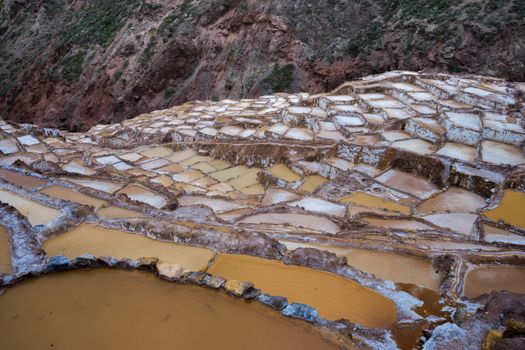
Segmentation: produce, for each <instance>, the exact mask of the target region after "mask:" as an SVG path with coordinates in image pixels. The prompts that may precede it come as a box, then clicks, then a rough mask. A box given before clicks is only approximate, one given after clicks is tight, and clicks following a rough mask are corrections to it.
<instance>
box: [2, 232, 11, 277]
mask: <svg viewBox="0 0 525 350" xmlns="http://www.w3.org/2000/svg"><path fill="white" fill-rule="evenodd" d="M11 271H12V267H11V243H10V241H9V233H8V232H7V230H6V229H5V228H4V227H2V226H0V274H2V273H11Z"/></svg>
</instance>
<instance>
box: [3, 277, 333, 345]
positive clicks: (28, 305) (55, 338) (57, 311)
mask: <svg viewBox="0 0 525 350" xmlns="http://www.w3.org/2000/svg"><path fill="white" fill-rule="evenodd" d="M0 310H1V312H0V329H2V336H0V349H9V350H28V349H31V350H39V349H67V350H71V349H75V350H93V349H97V350H104V349H108V350H109V349H111V350H116V349H126V350H134V349H137V350H138V349H140V350H143V349H155V350H162V349H189V350H192V349H195V350H201V349H212V348H213V349H261V350H262V349H287V350H288V349H316V350H317V349H319V350H322V349H337V348H338V347H337V346H336V345H335V344H332V343H329V342H328V341H327V340H325V339H323V338H322V337H321V336H320V335H319V334H318V332H317V331H316V330H315V329H314V328H313V327H311V326H309V325H308V324H306V323H304V322H299V321H295V320H290V319H285V318H284V317H283V316H280V315H278V314H277V312H276V311H274V310H271V309H269V308H267V307H265V306H263V305H261V304H258V303H256V302H247V301H244V300H242V299H239V298H235V297H233V296H228V295H227V294H225V293H223V292H220V291H217V290H212V289H210V288H205V287H198V286H194V285H178V284H173V283H169V282H166V281H162V280H159V279H157V278H155V277H154V276H153V275H150V274H147V273H145V272H137V271H116V270H109V269H108V270H106V269H101V270H91V271H75V272H64V273H58V274H53V275H47V276H44V277H41V278H38V279H33V280H28V281H25V282H22V283H21V284H19V285H17V286H15V287H13V288H10V289H8V290H7V291H6V292H5V293H4V294H3V295H2V296H0Z"/></svg>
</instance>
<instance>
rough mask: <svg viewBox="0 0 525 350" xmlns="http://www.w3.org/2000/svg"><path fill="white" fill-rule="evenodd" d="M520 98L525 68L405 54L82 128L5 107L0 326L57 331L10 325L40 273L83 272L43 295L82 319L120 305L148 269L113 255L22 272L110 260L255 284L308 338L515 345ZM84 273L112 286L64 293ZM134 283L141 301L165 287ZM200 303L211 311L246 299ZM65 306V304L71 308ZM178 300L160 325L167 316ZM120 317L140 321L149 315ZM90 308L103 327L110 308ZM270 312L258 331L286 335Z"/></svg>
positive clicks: (184, 277) (520, 243)
mask: <svg viewBox="0 0 525 350" xmlns="http://www.w3.org/2000/svg"><path fill="white" fill-rule="evenodd" d="M524 96H525V84H523V83H512V82H507V81H505V80H502V79H496V78H487V77H482V76H455V75H448V74H423V73H413V72H408V71H394V72H389V73H384V74H381V75H376V76H368V77H366V78H363V79H361V80H356V81H352V82H348V83H344V84H342V85H340V86H339V87H337V88H336V89H335V90H333V91H332V92H330V93H323V94H317V95H312V94H308V93H297V94H274V95H264V96H260V97H258V98H255V99H235V100H234V99H224V100H221V101H218V102H213V101H193V102H189V103H185V104H182V105H179V106H176V107H173V108H169V109H165V110H158V111H155V112H151V113H147V114H143V115H140V116H138V117H135V118H132V119H129V120H125V121H123V122H122V123H114V124H111V125H96V126H94V127H92V128H91V129H90V130H89V131H87V132H67V131H60V130H57V129H45V128H40V127H37V126H34V125H30V124H16V123H12V122H8V121H2V122H1V125H0V151H1V152H2V156H1V157H0V202H2V203H3V204H2V205H1V206H0V225H1V226H0V227H4V229H2V230H1V231H0V253H1V254H0V258H2V257H6V256H10V259H9V258H7V259H6V258H3V259H2V260H0V271H1V272H3V273H4V274H2V275H0V287H6V288H7V292H6V294H5V296H4V295H2V293H0V305H5V306H4V307H6V308H7V307H8V306H9V310H13V311H9V312H13V314H11V313H7V312H6V313H4V314H3V315H0V329H4V328H2V327H11V328H8V329H13V331H9V332H6V334H8V335H9V336H7V337H5V336H3V337H0V345H2V346H4V347H5V346H6V344H21V343H20V341H22V340H24V342H25V341H40V340H41V341H42V342H45V341H48V338H46V336H47V333H46V332H39V333H38V332H35V334H34V336H31V337H23V339H21V338H20V337H18V336H17V334H21V333H20V332H21V329H24V334H27V333H28V332H29V333H31V329H28V328H27V327H25V326H24V324H23V323H17V322H18V321H16V320H18V319H21V320H24V319H25V318H24V317H25V315H26V314H25V313H23V314H21V313H22V311H21V310H25V311H24V312H27V315H33V314H34V313H35V312H36V311H34V308H32V307H29V308H28V310H26V309H25V306H23V305H33V304H31V303H28V300H32V297H31V298H30V297H29V296H30V295H31V294H30V290H31V289H30V288H37V286H42V287H41V288H44V291H48V292H49V290H52V289H51V288H52V286H53V285H54V284H55V285H57V286H67V285H68V283H70V284H69V285H72V286H75V288H72V289H71V291H70V290H69V289H68V288H63V287H62V288H58V289H57V290H56V291H55V290H52V292H51V293H50V294H51V295H53V297H49V298H47V297H46V299H45V302H46V303H48V302H50V300H51V301H53V300H55V299H57V300H62V299H64V300H67V302H68V303H70V302H72V303H73V306H72V307H71V309H68V311H67V312H66V316H67V317H71V316H70V315H71V310H92V308H91V306H90V307H86V309H83V308H81V307H79V306H78V300H88V301H90V302H95V303H96V301H98V302H99V303H103V302H105V299H104V298H108V301H107V306H108V307H109V306H112V307H113V306H114V307H118V302H116V301H115V302H110V301H109V300H118V299H119V298H118V293H117V296H115V295H114V294H113V293H110V292H109V291H113V290H118V291H121V290H124V291H125V290H126V288H124V287H122V284H118V283H124V286H126V285H128V284H130V285H133V287H132V288H128V290H129V291H130V292H132V293H137V291H139V290H143V288H146V285H149V284H147V283H150V282H151V281H150V282H146V281H145V280H144V279H133V281H134V282H133V283H137V284H131V283H132V282H131V281H129V280H127V279H126V278H125V277H124V275H125V274H119V273H117V272H115V271H113V275H112V274H111V273H110V272H109V271H106V270H104V271H106V272H94V271H87V272H86V271H83V272H78V271H77V272H69V273H68V274H59V275H51V276H45V277H39V279H37V280H35V281H34V283H32V284H31V283H26V282H23V281H24V280H26V279H28V278H30V277H36V276H40V275H42V274H51V273H52V272H56V271H62V270H76V269H84V268H93V269H94V268H100V267H104V268H106V269H107V268H112V269H127V270H130V269H131V270H137V269H138V270H147V271H150V272H151V271H153V272H154V273H156V274H157V275H158V276H160V277H161V278H163V279H165V280H169V281H172V282H177V283H180V284H182V285H187V284H195V285H203V286H207V287H211V288H214V289H220V290H222V291H223V292H224V291H226V292H227V293H229V294H231V295H235V296H237V297H243V298H244V299H247V300H251V302H246V303H243V304H242V305H244V306H247V305H250V306H251V307H255V306H256V305H257V307H258V309H256V310H259V311H260V312H262V311H261V310H262V309H259V307H260V305H259V304H257V303H258V302H260V303H262V304H263V305H267V306H269V307H270V308H273V309H276V310H277V311H274V312H273V313H272V316H271V317H275V319H274V322H284V321H283V320H288V319H284V318H282V316H286V317H290V318H294V319H301V320H303V321H307V322H309V324H310V325H311V327H307V324H306V323H300V325H301V327H302V328H301V329H302V330H303V331H307V332H313V333H308V334H310V335H309V336H312V337H313V338H304V339H309V340H308V342H310V341H312V342H314V340H310V339H317V340H316V341H319V342H321V340H322V342H327V343H323V344H325V345H326V344H332V345H333V346H334V347H336V346H337V347H339V348H345V349H358V348H364V349H368V348H371V349H396V348H401V349H413V348H424V349H480V348H481V346H482V344H485V345H484V348H486V349H501V348H505V347H507V348H521V347H522V346H523V344H524V343H523V337H522V336H521V334H523V333H522V332H523V329H524V328H523V325H524V324H525V323H524V321H525V309H524V305H525V302H524V301H525V300H524V298H525V294H524V293H525V289H524V287H525V286H524V284H523V283H522V282H523V280H524V279H525V221H524V217H523V208H524V207H525V154H524V143H525V121H524V117H523V114H524V112H525V99H524ZM108 274H109V275H108ZM66 276H70V277H66ZM131 276H132V275H128V277H130V278H131ZM66 278H71V281H76V282H74V283H73V282H68V281H70V280H67V279H66ZM137 278H138V277H137ZM144 278H145V277H144ZM64 279H66V280H64ZM89 281H95V282H96V283H103V284H104V287H103V288H94V287H91V288H93V289H94V290H93V291H91V289H89V290H90V292H89V295H88V296H85V299H82V298H81V299H79V298H78V297H75V295H76V294H68V293H81V291H79V290H78V289H82V288H78V285H86V286H87V285H89ZM118 281H120V282H118ZM95 282H93V283H95ZM112 283H113V284H112ZM151 283H153V282H151ZM110 285H112V286H114V288H117V289H114V288H113V287H108V286H110ZM186 287H188V286H186ZM46 288H47V289H46ZM86 288H87V287H86ZM166 288H168V287H166ZM181 288H182V287H181ZM188 288H190V287H188ZM191 288H196V287H195V286H192V287H191ZM202 288H203V287H202ZM101 291H108V292H107V293H106V292H103V293H102V292H101ZM199 291H200V292H199V293H204V292H202V291H201V290H199ZM33 293H37V291H34V292H33ZM57 293H62V294H57ZM92 293H95V294H92ZM100 293H102V294H100ZM152 293H153V292H152ZM154 293H161V296H162V299H158V300H169V298H168V299H166V298H165V297H166V294H165V293H168V292H165V291H155V292H154ZM169 293H175V291H171V292H169ZM195 293H197V292H195ZM37 294H38V293H37ZM125 294H126V298H129V297H130V296H129V295H128V293H127V292H126V293H125ZM204 294H205V293H204ZM204 294H203V295H204ZM38 295H40V294H38ZM45 295H47V294H45ZM57 295H59V296H57ZM92 295H102V296H101V297H97V298H93V297H92ZM132 295H134V294H132ZM154 295H156V294H154ZM167 295H168V296H171V295H172V294H167ZM198 295H201V294H198ZM213 295H214V298H219V297H220V298H222V297H221V296H220V294H218V293H214V294H213ZM17 296H19V297H18V298H17ZM161 296H159V298H160V297H161ZM209 296H210V298H211V294H209ZM101 298H102V300H101ZM135 298H137V297H135ZM140 298H141V299H140V302H136V301H135V302H134V301H129V303H130V304H129V305H133V310H135V307H136V306H137V305H143V302H145V300H147V301H148V302H149V301H151V300H157V299H155V298H151V299H148V298H146V296H145V295H144V296H142V297H140ZM184 298H187V297H184ZM202 298H204V299H202V300H206V297H205V296H202ZM175 299H176V298H174V300H175ZM71 300H72V301H71ZM75 300H76V301H75ZM126 300H128V299H126ZM134 300H137V299H134ZM185 300H186V299H185ZM221 300H223V299H221ZM224 300H226V299H224ZM228 300H229V301H228V302H229V303H230V304H229V305H230V307H232V308H233V307H234V306H235V305H237V304H235V303H234V302H233V300H234V299H228ZM43 302H44V301H43ZM179 302H180V301H179ZM188 302H190V303H193V302H192V301H188ZM215 302H216V303H217V305H219V301H214V303H215ZM163 303H166V304H167V305H166V306H170V307H171V304H170V303H169V301H163ZM202 303H205V304H202ZM202 303H201V304H199V305H200V306H198V307H197V306H196V307H195V312H197V314H199V315H200V314H205V315H208V316H210V315H211V316H210V317H219V316H221V317H225V314H227V313H228V312H229V311H228V310H233V309H228V307H224V306H220V307H219V306H216V307H215V306H214V305H216V304H213V303H212V305H210V303H211V301H210V302H209V303H206V301H202ZM58 304H60V305H62V304H61V303H58ZM146 304H147V303H146ZM234 304H235V305H234ZM13 305H19V306H18V308H17V307H15V306H13ZM38 305H40V304H38ZM45 305H47V304H45ZM68 305H69V304H68ZM192 305H193V304H192ZM220 305H222V304H220ZM99 306H100V305H99ZM101 306H104V305H101ZM54 307H58V306H54ZM130 307H131V306H130ZM199 307H200V308H199ZM203 307H204V308H205V310H206V312H202V310H201V309H202V308H203ZM237 307H240V306H238V305H237V306H235V308H237ZM93 308H95V309H96V307H95V306H93ZM102 309H104V307H102ZM152 309H157V306H155V305H152ZM164 309H165V308H164ZM199 310H200V311H199ZM218 310H223V311H221V312H220V311H218ZM235 310H237V309H235ZM252 311H253V310H252ZM47 312H48V311H47V309H46V314H47ZM90 312H91V311H90ZM137 312H144V311H143V310H142V311H137ZM265 312H269V310H266V311H265ZM279 312H280V314H281V315H282V316H281V315H279ZM175 314H177V313H176V312H175ZM190 314H191V312H190ZM38 315H39V314H38V312H36V315H35V316H31V317H34V318H36V317H39V316H38ZM60 315H62V313H59V312H57V313H55V316H56V317H57V319H56V321H55V319H53V320H54V321H53V322H61V323H60V324H65V325H71V324H73V325H74V324H75V322H68V321H67V320H68V319H65V320H64V319H63V318H60V317H62V316H60ZM79 315H81V316H78V317H81V318H82V319H84V315H85V314H84V313H82V312H81V313H79ZM95 315H99V316H100V314H99V313H96V314H95ZM119 315H120V314H119ZM185 315H186V314H185ZM15 316H16V317H15ZM2 317H3V318H2ZM27 317H29V316H27ZM40 317H44V316H40ZM118 317H120V318H119V320H120V319H122V318H123V317H121V316H118ZM170 317H173V314H168V315H167V316H166V315H165V314H162V315H160V316H158V317H157V318H154V319H153V321H151V322H153V323H151V324H149V323H148V327H154V329H155V330H157V329H165V327H166V323H163V322H175V321H173V319H172V318H171V319H170ZM185 317H189V316H185ZM268 317H270V316H268ZM58 318H59V319H58ZM126 318H127V319H130V320H131V321H132V325H133V326H137V325H139V326H138V327H139V328H140V329H142V328H141V327H142V326H141V325H143V324H144V325H145V323H141V322H147V320H149V318H147V317H146V316H145V317H144V318H143V317H142V315H141V317H139V318H133V317H131V318H130V317H124V319H126ZM31 319H32V318H31ZM90 319H91V318H90ZM93 319H95V320H98V321H97V322H100V323H96V322H95V323H94V325H95V326H97V327H96V329H97V332H102V331H103V330H106V328H105V327H114V326H115V324H116V323H115V322H113V321H112V320H114V318H111V317H110V318H109V321H106V319H105V318H103V317H101V316H100V317H98V316H97V317H93ZM168 320H169V321H168ZM221 320H222V319H221ZM236 320H237V322H238V320H239V319H236ZM106 322H107V323H106ZM119 322H120V321H119ZM231 322H233V321H231ZM117 323H118V322H117ZM18 324H20V326H17V325H18ZM52 324H55V323H52ZM152 324H153V326H152ZM169 324H171V323H169ZM214 324H218V323H217V321H216V322H215V323H214ZM220 324H221V326H224V325H225V324H228V321H220ZM279 324H281V323H279ZM285 325H288V326H290V327H291V324H290V323H286V324H285V323H283V327H285ZM90 326H93V324H90ZM99 326H100V327H99ZM244 326H246V325H245V324H243V327H244ZM17 327H22V328H17ZM24 327H25V328H24ZM93 327H94V326H93ZM130 327H131V326H130ZM265 327H267V326H265ZM276 328H278V327H276ZM6 329H7V328H6ZM35 329H41V328H40V327H37V328H35ZM111 329H113V328H111ZM171 329H175V328H171ZM176 329H178V330H180V329H179V328H176ZM262 329H263V330H264V336H263V337H262V338H261V339H263V338H264V339H266V340H272V339H273V340H275V339H282V338H273V334H275V336H276V337H277V335H278V334H280V333H278V332H277V331H276V330H272V331H271V332H270V331H266V329H268V328H262ZM76 330H77V329H76V328H74V329H72V331H76ZM49 332H52V331H51V330H50V331H49ZM203 332H204V331H203ZM210 332H211V331H210ZM268 332H269V333H268ZM272 332H275V333H272ZM37 333H38V334H37ZM64 333H65V334H67V333H68V332H61V333H60V334H57V335H55V334H56V333H52V334H53V339H52V341H53V344H55V343H56V342H65V341H66V340H67V339H66V340H64V339H62V336H61V334H62V335H63V334H64ZM130 333H131V335H130V337H133V333H134V332H130ZM144 333H145V334H146V335H147V334H150V333H151V332H144ZM238 333H239V332H237V334H238ZM241 333H243V334H244V331H242V332H241ZM50 334H51V333H50ZM97 334H98V333H97ZM141 334H142V332H141ZM151 334H156V333H155V332H153V333H151ZM161 334H164V333H162V332H161ZM214 334H215V333H214ZM290 334H292V333H290ZM293 334H296V333H293ZM312 334H313V335H312ZM17 337H18V338H17ZM55 337H56V338H55ZM303 337H304V336H301V335H298V336H297V339H303ZM91 338H93V339H98V338H97V337H91ZM197 338H198V339H201V338H206V337H202V335H200V336H199V337H197ZM197 338H195V339H197ZM248 338H249V337H248ZM112 339H113V340H115V339H117V340H118V339H120V338H118V337H114V338H112ZM126 339H133V338H129V337H127V336H126V337H122V340H126ZM141 339H142V338H141ZM148 339H149V338H148ZM208 339H215V338H208ZM235 339H237V338H235ZM137 341H139V340H137ZM140 341H143V339H142V340H140ZM195 341H196V340H195ZM230 341H231V339H230V338H228V340H227V341H226V342H225V343H224V344H225V345H224V346H225V347H229V346H231V344H230ZM261 341H262V340H261ZM48 342H49V341H48ZM282 342H284V340H279V344H281V345H282V347H285V345H284V343H282ZM24 344H25V343H24ZM28 344H29V343H28ZM57 344H59V343H57ZM62 344H63V343H62ZM163 344H166V343H163ZM216 344H219V345H220V344H222V343H221V340H220V339H217V343H216ZM258 344H259V343H258ZM260 344H262V343H260ZM297 344H298V343H297ZM297 344H296V345H297ZM312 344H314V343H311V344H310V345H311V346H312V348H316V349H318V348H324V347H321V345H318V346H319V347H316V346H317V345H312ZM315 344H317V343H315ZM319 344H321V343H319ZM219 345H218V346H219ZM46 346H47V344H46ZM71 346H72V347H75V348H76V343H73V345H71ZM93 346H95V345H93ZM27 347H30V346H29V345H28V346H27ZM239 348H240V346H239Z"/></svg>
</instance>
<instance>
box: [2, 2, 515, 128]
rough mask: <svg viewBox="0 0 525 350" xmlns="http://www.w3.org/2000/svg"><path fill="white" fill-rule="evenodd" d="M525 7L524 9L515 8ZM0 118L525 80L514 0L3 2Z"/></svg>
mask: <svg viewBox="0 0 525 350" xmlns="http://www.w3.org/2000/svg"><path fill="white" fill-rule="evenodd" d="M520 4H521V5H520ZM0 9H1V10H0V43H1V44H0V109H1V112H0V113H1V116H2V117H3V118H8V119H12V120H15V121H18V122H31V123H37V124H39V125H43V126H58V127H61V128H68V129H70V130H73V131H75V130H85V129H87V128H88V127H90V126H92V125H94V124H96V123H100V122H118V121H121V120H123V119H125V118H128V117H132V116H134V115H137V114H139V113H142V112H145V111H150V110H154V109H159V108H165V107H167V106H171V105H174V104H178V103H181V102H183V101H188V100H194V99H220V98H225V97H252V96H255V95H261V94H265V93H268V92H277V91H309V92H312V93H315V92H319V91H326V90H329V89H332V88H334V87H335V86H337V85H338V84H340V83H341V82H343V81H345V80H348V79H351V78H355V77H357V76H362V75H364V74H368V73H376V72H381V71H385V70H391V69H411V70H422V69H432V70H439V71H451V72H456V73H458V72H469V73H480V74H485V75H494V76H499V77H505V78H509V79H513V80H525V7H524V6H522V0H508V1H502V0H461V1H448V0H395V1H391V0H389V1H387V0H352V1H350V0H348V1H344V0H317V1H312V0H297V1H282V0H266V1H260V0H259V1H255V0H247V1H242V0H175V1H166V0H147V1H144V0H91V1H87V0H45V1H44V0H38V1H37V0H33V1H28V0H3V1H2V0H0Z"/></svg>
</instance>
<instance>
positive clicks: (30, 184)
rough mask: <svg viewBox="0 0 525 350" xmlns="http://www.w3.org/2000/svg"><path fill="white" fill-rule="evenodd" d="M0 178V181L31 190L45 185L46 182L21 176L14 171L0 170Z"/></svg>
mask: <svg viewBox="0 0 525 350" xmlns="http://www.w3.org/2000/svg"><path fill="white" fill-rule="evenodd" d="M0 178H1V179H2V180H5V181H7V182H10V183H12V184H15V185H17V186H21V187H24V188H27V189H33V188H35V187H38V186H42V185H45V184H46V183H47V181H46V180H43V179H39V178H36V177H32V176H27V175H23V174H20V173H17V172H14V171H9V170H4V169H0Z"/></svg>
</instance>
